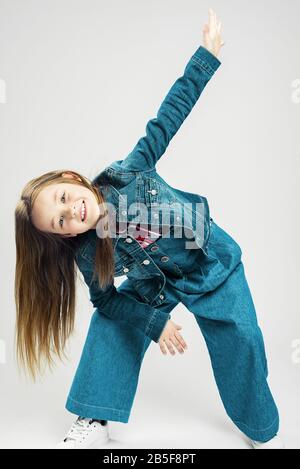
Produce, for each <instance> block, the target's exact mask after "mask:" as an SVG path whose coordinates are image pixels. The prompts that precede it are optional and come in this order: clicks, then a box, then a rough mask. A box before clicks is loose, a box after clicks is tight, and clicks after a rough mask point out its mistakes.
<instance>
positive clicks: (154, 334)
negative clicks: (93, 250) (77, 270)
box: [81, 269, 170, 342]
mask: <svg viewBox="0 0 300 469" xmlns="http://www.w3.org/2000/svg"><path fill="white" fill-rule="evenodd" d="M81 272H82V274H83V277H84V279H85V282H86V283H87V285H88V287H89V294H90V301H91V302H92V304H93V306H94V307H95V308H97V309H98V310H99V313H100V314H104V315H105V316H107V317H109V318H110V319H114V320H119V321H126V322H127V323H129V324H131V325H132V326H134V327H137V328H138V329H140V330H141V331H142V332H143V333H144V334H145V335H147V336H148V337H150V338H151V339H152V340H153V341H154V342H158V340H159V338H160V336H161V334H162V332H163V329H164V327H165V325H166V323H167V321H168V319H169V317H170V314H169V313H167V312H164V311H160V310H158V309H155V308H153V307H152V306H150V305H148V304H147V303H143V302H139V301H137V300H135V299H133V298H131V297H129V296H128V295H126V294H124V293H121V292H118V291H117V289H116V287H115V285H113V284H112V285H109V286H108V287H106V288H105V289H101V288H100V287H99V285H98V282H97V281H96V280H93V281H92V280H91V279H92V272H91V271H90V270H89V269H83V270H81Z"/></svg>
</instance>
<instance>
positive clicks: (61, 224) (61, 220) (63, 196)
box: [59, 192, 66, 228]
mask: <svg viewBox="0 0 300 469" xmlns="http://www.w3.org/2000/svg"><path fill="white" fill-rule="evenodd" d="M65 194H66V193H65V192H64V193H63V195H62V197H61V199H60V200H61V201H62V200H63V201H64V202H63V203H65V201H66V197H65ZM59 226H60V227H61V228H62V226H63V217H60V219H59Z"/></svg>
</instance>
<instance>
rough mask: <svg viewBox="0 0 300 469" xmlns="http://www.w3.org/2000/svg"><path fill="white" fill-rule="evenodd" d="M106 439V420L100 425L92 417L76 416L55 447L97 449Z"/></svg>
mask: <svg viewBox="0 0 300 469" xmlns="http://www.w3.org/2000/svg"><path fill="white" fill-rule="evenodd" d="M108 440H109V435H108V422H107V423H106V425H102V424H101V423H100V422H96V421H94V420H93V419H89V418H82V417H78V419H77V420H76V422H74V423H73V425H72V427H71V428H70V430H69V432H68V434H67V436H66V437H65V438H64V440H63V441H62V442H61V443H59V444H58V445H57V446H56V449H99V448H101V447H102V446H103V445H105V443H107V442H108Z"/></svg>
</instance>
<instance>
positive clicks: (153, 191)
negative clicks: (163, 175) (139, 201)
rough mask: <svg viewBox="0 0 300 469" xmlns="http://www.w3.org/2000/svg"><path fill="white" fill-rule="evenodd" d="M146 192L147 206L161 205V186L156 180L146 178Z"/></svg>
mask: <svg viewBox="0 0 300 469" xmlns="http://www.w3.org/2000/svg"><path fill="white" fill-rule="evenodd" d="M144 191H145V203H146V205H148V206H153V205H159V204H160V203H161V186H160V184H159V182H158V181H157V180H156V179H154V178H145V180H144Z"/></svg>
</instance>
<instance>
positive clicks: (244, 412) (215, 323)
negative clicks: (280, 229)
mask: <svg viewBox="0 0 300 469" xmlns="http://www.w3.org/2000/svg"><path fill="white" fill-rule="evenodd" d="M172 241H174V240H171V242H170V240H169V241H167V240H166V239H164V238H160V239H159V240H158V241H157V242H155V243H153V244H152V245H150V246H148V247H147V248H146V249H147V250H148V251H149V255H150V256H151V258H152V260H153V262H156V263H158V264H159V265H160V266H161V268H163V269H164V272H165V273H166V279H167V281H166V284H165V288H164V296H165V298H164V302H163V303H162V304H160V305H159V306H157V308H158V309H159V311H162V312H163V313H164V314H167V315H168V314H169V313H170V312H171V311H172V309H173V308H174V307H175V306H176V305H177V304H178V303H179V302H181V303H183V304H184V305H185V306H186V308H187V309H188V311H190V312H191V313H192V314H193V315H194V317H195V320H196V322H197V324H198V326H199V328H200V330H201V332H202V334H203V336H204V338H205V341H206V344H207V348H208V351H209V354H210V359H211V363H212V368H213V373H214V377H215V380H216V383H217V386H218V389H219V393H220V396H221V399H222V402H223V404H224V407H225V409H226V412H227V414H228V415H229V417H230V418H231V419H232V421H233V422H234V423H235V425H236V426H237V427H238V428H239V429H240V430H241V431H242V432H244V433H245V434H246V435H247V436H248V437H249V438H251V439H254V440H259V441H267V440H269V439H271V438H272V437H273V436H275V434H276V433H277V432H278V427H279V416H278V411H277V408H276V405H275V402H274V399H273V397H272V394H271V392H270V389H269V387H268V383H267V376H268V367H267V359H266V355H265V348H264V342H263V337H262V333H261V330H260V328H259V325H258V323H257V318H256V312H255V307H254V304H253V300H252V296H251V293H250V290H249V286H248V283H247V280H246V277H245V272H244V266H243V263H242V260H241V255H242V251H241V248H240V246H239V245H238V243H237V242H236V241H235V240H234V239H233V238H232V237H231V236H230V235H229V234H228V233H226V232H225V231H224V230H223V229H222V228H221V227H220V226H218V225H217V224H216V222H214V221H213V220H212V224H211V233H210V238H209V241H208V244H207V253H204V252H203V251H201V250H199V251H197V254H196V251H195V256H198V257H199V258H197V259H196V257H195V264H193V263H192V264H191V263H190V262H189V261H190V259H189V261H186V262H185V261H184V259H183V257H182V255H180V252H179V250H178V249H177V247H178V246H177V247H176V243H177V242H178V241H177V240H176V242H175V244H174V245H173V246H172V247H171V248H170V245H172ZM151 248H152V250H151ZM153 248H154V249H153ZM170 254H171V256H169V255H170ZM176 256H177V257H178V260H179V262H180V267H178V264H177V263H175V262H174V261H177V258H176ZM166 257H169V260H166V259H165V258H166ZM163 258H164V261H162V259H163ZM175 264H176V266H177V267H175ZM163 265H164V266H163ZM191 265H192V266H193V267H194V268H193V269H192V270H191ZM118 292H120V293H122V294H124V295H125V296H126V297H128V298H132V299H133V300H135V301H139V295H138V293H137V291H136V289H135V288H134V287H133V285H132V282H131V281H130V280H129V279H127V280H125V281H124V282H123V283H122V284H121V285H120V287H119V288H118ZM150 343H151V338H150V337H149V336H147V335H145V334H143V333H142V331H141V330H140V329H139V328H137V327H133V326H132V325H131V324H129V323H128V321H126V320H123V321H122V320H116V321H112V320H111V319H109V318H108V317H107V316H105V315H103V314H101V310H99V309H96V311H95V312H94V315H93V317H92V321H91V325H90V329H89V332H88V336H87V340H86V343H85V346H84V350H83V353H82V357H81V360H80V363H79V366H78V369H77V373H76V376H75V378H74V381H73V384H72V388H71V390H70V394H69V397H68V400H67V404H66V408H67V409H68V410H69V411H70V412H73V413H75V414H77V415H83V416H85V417H92V418H97V419H106V420H115V421H119V422H123V423H126V422H128V420H129V417H130V412H131V408H132V405H133V401H134V397H135V394H136V390H137V385H138V378H139V373H140V369H141V365H142V361H143V358H144V355H145V352H146V350H147V349H148V347H149V345H150ZM197 372H200V370H198V371H197V370H195V373H197ZM191 379H192V377H191ZM199 412H200V410H199Z"/></svg>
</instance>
